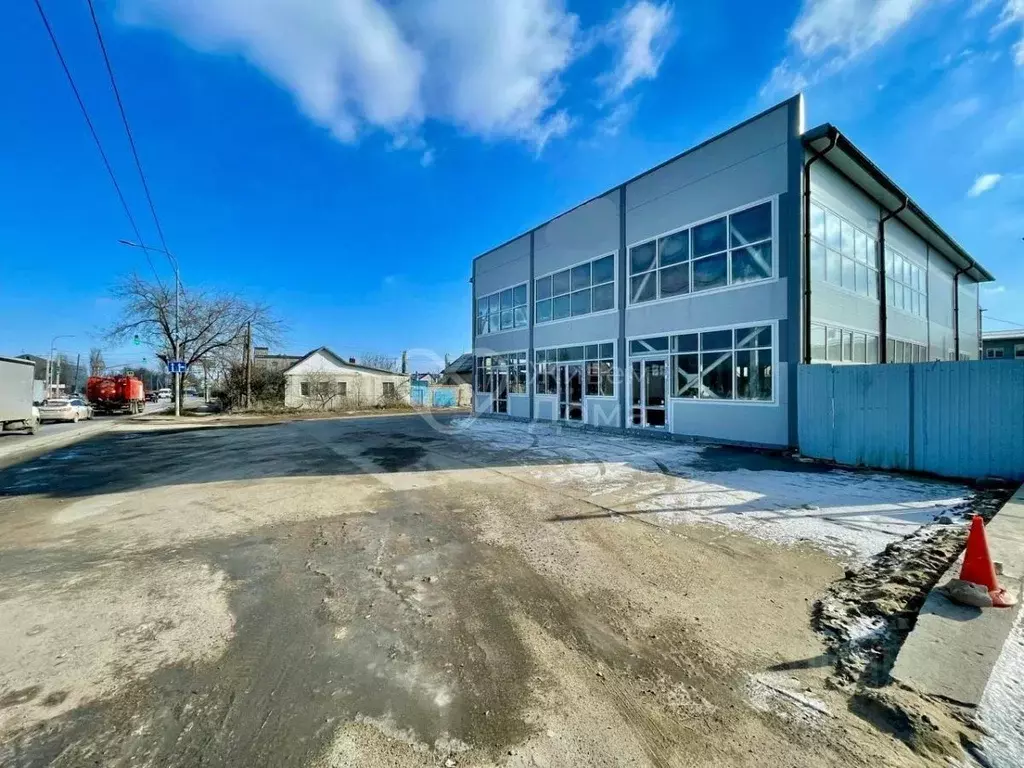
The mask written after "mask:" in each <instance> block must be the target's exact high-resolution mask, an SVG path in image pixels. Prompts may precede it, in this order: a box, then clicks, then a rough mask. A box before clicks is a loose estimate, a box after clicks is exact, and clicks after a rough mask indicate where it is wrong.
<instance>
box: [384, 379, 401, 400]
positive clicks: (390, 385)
mask: <svg viewBox="0 0 1024 768" xmlns="http://www.w3.org/2000/svg"><path fill="white" fill-rule="evenodd" d="M381 393H382V394H383V395H384V397H394V396H395V395H396V394H398V390H397V388H396V387H395V382H393V381H382V382H381Z"/></svg>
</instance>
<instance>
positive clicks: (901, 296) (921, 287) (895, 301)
mask: <svg viewBox="0 0 1024 768" xmlns="http://www.w3.org/2000/svg"><path fill="white" fill-rule="evenodd" d="M885 303H886V304H887V305H889V306H890V307H895V308H896V309H901V310H903V311H904V312H907V313H909V314H911V315H918V316H920V317H924V316H925V315H926V314H927V313H928V275H927V273H926V272H925V270H924V268H923V267H920V266H918V265H917V264H915V263H914V262H912V261H910V260H909V259H908V258H906V257H905V256H903V255H902V254H901V253H899V252H898V251H894V250H893V249H892V248H890V247H889V246H886V247H885Z"/></svg>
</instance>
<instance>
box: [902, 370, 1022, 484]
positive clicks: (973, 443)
mask: <svg viewBox="0 0 1024 768" xmlns="http://www.w3.org/2000/svg"><path fill="white" fill-rule="evenodd" d="M917 385H918V386H917V387H916V388H915V400H914V406H915V407H914V411H915V412H914V468H915V469H919V470H921V471H924V472H934V473H935V474H938V475H946V476H948V477H974V478H976V477H986V476H995V477H1005V478H1010V479H1015V480H1024V360H980V361H978V362H971V363H969V364H964V363H930V364H928V365H927V366H925V375H923V376H919V377H918V380H917Z"/></svg>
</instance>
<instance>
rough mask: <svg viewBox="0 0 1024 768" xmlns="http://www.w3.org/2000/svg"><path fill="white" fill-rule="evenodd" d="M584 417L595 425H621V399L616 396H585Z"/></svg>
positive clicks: (591, 424) (590, 423) (588, 422)
mask: <svg viewBox="0 0 1024 768" xmlns="http://www.w3.org/2000/svg"><path fill="white" fill-rule="evenodd" d="M583 408H584V411H585V413H584V418H585V419H586V422H587V424H589V425H590V426H593V427H620V426H622V420H621V419H620V418H619V401H618V398H615V397H607V398H604V397H602V398H594V397H587V398H584V403H583Z"/></svg>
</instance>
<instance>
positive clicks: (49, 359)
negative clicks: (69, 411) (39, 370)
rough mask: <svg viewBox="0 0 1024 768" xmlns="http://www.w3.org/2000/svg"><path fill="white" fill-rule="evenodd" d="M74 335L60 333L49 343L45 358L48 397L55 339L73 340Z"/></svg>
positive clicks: (47, 394)
mask: <svg viewBox="0 0 1024 768" xmlns="http://www.w3.org/2000/svg"><path fill="white" fill-rule="evenodd" d="M73 338H75V334H73V333H62V334H60V335H58V336H54V337H53V339H52V340H51V341H50V355H49V357H47V358H46V396H47V397H49V396H50V380H51V377H52V375H53V350H54V347H55V346H56V344H57V339H73Z"/></svg>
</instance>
